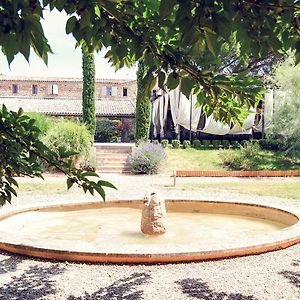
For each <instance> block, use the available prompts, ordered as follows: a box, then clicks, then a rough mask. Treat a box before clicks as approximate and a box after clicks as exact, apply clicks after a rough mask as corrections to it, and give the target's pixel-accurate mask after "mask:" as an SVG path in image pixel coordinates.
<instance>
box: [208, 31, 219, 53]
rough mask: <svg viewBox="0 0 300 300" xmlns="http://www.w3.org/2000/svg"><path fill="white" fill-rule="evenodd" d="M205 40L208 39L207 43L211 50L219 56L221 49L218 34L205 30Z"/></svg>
mask: <svg viewBox="0 0 300 300" xmlns="http://www.w3.org/2000/svg"><path fill="white" fill-rule="evenodd" d="M205 40H206V44H207V47H208V49H209V51H210V52H211V53H212V54H213V55H214V56H217V55H218V53H219V51H220V48H219V45H218V42H217V36H216V35H214V34H211V33H209V32H207V31H205Z"/></svg>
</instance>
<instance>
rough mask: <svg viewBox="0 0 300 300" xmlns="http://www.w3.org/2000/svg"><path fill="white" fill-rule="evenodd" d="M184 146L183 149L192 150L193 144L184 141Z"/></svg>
mask: <svg viewBox="0 0 300 300" xmlns="http://www.w3.org/2000/svg"><path fill="white" fill-rule="evenodd" d="M199 142H200V141H199ZM182 145H183V149H190V148H191V142H190V141H188V140H185V141H183V144H182Z"/></svg>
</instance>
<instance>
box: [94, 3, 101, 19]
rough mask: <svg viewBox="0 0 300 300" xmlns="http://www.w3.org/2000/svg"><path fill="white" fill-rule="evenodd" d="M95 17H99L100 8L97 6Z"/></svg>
mask: <svg viewBox="0 0 300 300" xmlns="http://www.w3.org/2000/svg"><path fill="white" fill-rule="evenodd" d="M95 15H96V16H97V17H99V18H100V17H101V12H100V8H99V6H98V5H96V6H95Z"/></svg>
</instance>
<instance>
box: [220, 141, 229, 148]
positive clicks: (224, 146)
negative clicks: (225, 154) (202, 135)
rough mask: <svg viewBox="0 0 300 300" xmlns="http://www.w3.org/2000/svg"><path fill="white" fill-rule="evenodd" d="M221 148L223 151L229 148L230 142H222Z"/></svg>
mask: <svg viewBox="0 0 300 300" xmlns="http://www.w3.org/2000/svg"><path fill="white" fill-rule="evenodd" d="M222 146H223V148H224V149H229V148H230V142H229V141H228V140H222Z"/></svg>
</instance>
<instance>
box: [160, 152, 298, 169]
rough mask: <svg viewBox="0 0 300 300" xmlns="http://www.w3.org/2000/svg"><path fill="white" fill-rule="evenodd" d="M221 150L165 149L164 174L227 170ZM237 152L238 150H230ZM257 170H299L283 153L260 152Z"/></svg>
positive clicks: (296, 162)
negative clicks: (178, 171) (179, 171)
mask: <svg viewBox="0 0 300 300" xmlns="http://www.w3.org/2000/svg"><path fill="white" fill-rule="evenodd" d="M221 151H222V150H195V149H166V154H167V157H168V160H167V163H166V167H165V168H164V173H170V172H172V171H173V170H227V169H226V168H225V167H224V166H222V165H221V159H220V156H219V153H220V152H221ZM231 151H239V150H231ZM260 156H261V158H262V159H261V161H262V163H260V165H259V166H257V169H259V170H295V169H300V161H299V160H298V161H295V160H291V159H289V158H287V157H286V155H285V154H284V153H283V152H272V151H266V150H261V151H260Z"/></svg>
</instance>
